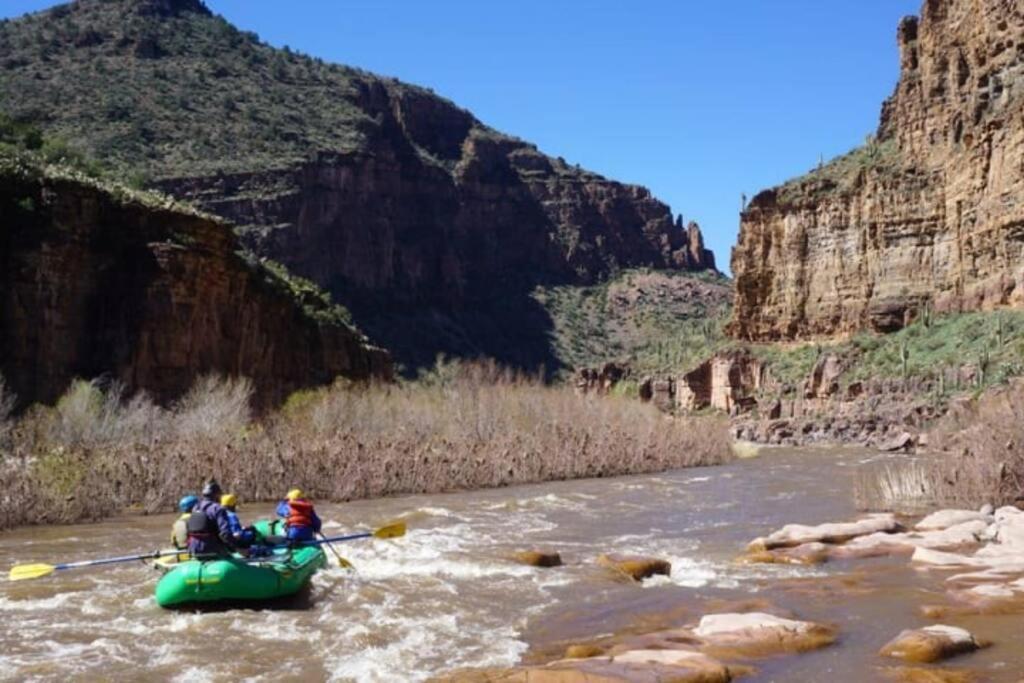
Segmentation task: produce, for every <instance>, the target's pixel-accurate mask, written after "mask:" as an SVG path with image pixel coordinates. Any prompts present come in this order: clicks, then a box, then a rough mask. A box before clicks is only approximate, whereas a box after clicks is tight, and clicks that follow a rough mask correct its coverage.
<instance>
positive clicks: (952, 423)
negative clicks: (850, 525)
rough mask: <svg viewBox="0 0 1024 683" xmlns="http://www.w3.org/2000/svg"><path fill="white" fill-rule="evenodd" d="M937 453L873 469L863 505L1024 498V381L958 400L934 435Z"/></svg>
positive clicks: (861, 490)
mask: <svg viewBox="0 0 1024 683" xmlns="http://www.w3.org/2000/svg"><path fill="white" fill-rule="evenodd" d="M929 444H930V450H931V451H933V452H932V453H930V454H928V455H927V456H926V457H924V458H922V459H920V460H918V461H917V462H915V463H907V464H903V465H900V466H893V467H891V468H888V469H889V471H884V470H883V471H876V472H873V473H868V474H867V475H866V477H865V479H867V481H862V482H861V483H859V485H858V502H859V503H861V505H862V506H863V507H872V508H878V507H886V506H887V507H888V508H889V509H896V510H901V511H902V510H903V509H905V508H907V507H913V506H914V505H915V503H920V502H921V501H930V506H931V507H936V506H939V507H966V508H976V507H978V506H981V505H984V504H987V503H990V504H993V505H997V506H998V505H1008V504H1012V503H1014V502H1016V501H1018V500H1020V499H1022V498H1024V380H1014V381H1012V382H1011V383H1010V384H1009V385H1008V386H1003V387H997V388H995V389H991V390H989V391H987V392H985V393H984V394H982V395H981V396H979V397H977V398H972V399H961V400H958V401H954V402H953V403H952V404H951V405H950V408H949V411H948V412H947V413H946V415H945V416H944V417H943V418H942V419H940V420H939V421H938V423H937V424H936V425H935V427H934V428H933V429H932V431H931V432H930V434H929Z"/></svg>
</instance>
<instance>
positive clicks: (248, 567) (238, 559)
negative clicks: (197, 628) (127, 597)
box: [156, 522, 327, 607]
mask: <svg viewBox="0 0 1024 683" xmlns="http://www.w3.org/2000/svg"><path fill="white" fill-rule="evenodd" d="M254 526H255V528H256V534H257V537H258V538H260V537H262V538H266V537H267V536H270V535H273V534H274V533H275V532H276V531H277V530H276V529H274V528H273V527H274V523H271V522H256V524H255V525H254ZM326 565H327V557H326V555H324V552H323V550H321V549H320V546H305V547H300V548H277V549H275V550H274V553H273V554H272V555H269V556H267V557H260V558H251V559H250V558H245V557H242V556H239V555H233V556H231V557H225V558H218V559H215V560H186V561H184V562H178V563H176V564H169V565H167V566H166V573H165V574H164V575H163V576H162V577H161V578H160V581H159V582H158V583H157V584H156V602H157V604H158V605H160V606H161V607H174V606H177V605H187V604H195V603H211V602H228V601H231V602H234V601H254V602H259V601H267V600H273V599H274V598H282V597H286V596H289V595H294V594H295V593H297V592H299V590H301V589H302V587H303V586H305V585H306V584H307V583H308V582H309V580H310V579H311V578H312V576H313V574H315V573H316V570H318V569H322V568H323V567H325V566H326Z"/></svg>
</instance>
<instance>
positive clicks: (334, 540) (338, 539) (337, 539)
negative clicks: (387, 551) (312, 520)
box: [302, 531, 373, 545]
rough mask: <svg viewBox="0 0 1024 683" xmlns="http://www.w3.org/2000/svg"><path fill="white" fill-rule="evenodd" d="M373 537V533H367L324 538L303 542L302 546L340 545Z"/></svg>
mask: <svg viewBox="0 0 1024 683" xmlns="http://www.w3.org/2000/svg"><path fill="white" fill-rule="evenodd" d="M371 536H373V532H372V531H367V532H364V533H361V534H349V535H347V536H330V537H327V536H324V537H323V538H320V539H317V540H315V541H303V543H302V545H323V544H325V543H328V544H330V543H340V542H341V541H354V540H356V539H357V538H369V537H371Z"/></svg>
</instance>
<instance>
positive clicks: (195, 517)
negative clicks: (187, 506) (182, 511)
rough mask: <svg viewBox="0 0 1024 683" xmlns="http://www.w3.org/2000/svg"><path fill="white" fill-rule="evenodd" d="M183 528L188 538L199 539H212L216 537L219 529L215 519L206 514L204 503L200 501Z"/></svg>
mask: <svg viewBox="0 0 1024 683" xmlns="http://www.w3.org/2000/svg"><path fill="white" fill-rule="evenodd" d="M185 529H186V531H187V532H188V537H189V538H195V539H197V540H200V541H212V540H214V539H216V538H218V533H219V531H220V530H219V529H218V528H217V520H215V519H213V518H212V517H210V516H209V515H207V514H206V505H203V504H202V503H200V504H199V505H197V506H196V509H195V510H193V511H192V514H191V515H189V516H188V521H187V522H185Z"/></svg>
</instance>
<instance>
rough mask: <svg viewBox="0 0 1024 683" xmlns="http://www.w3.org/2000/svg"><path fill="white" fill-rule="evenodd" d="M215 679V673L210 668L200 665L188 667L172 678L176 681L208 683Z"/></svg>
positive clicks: (181, 682) (180, 682)
mask: <svg viewBox="0 0 1024 683" xmlns="http://www.w3.org/2000/svg"><path fill="white" fill-rule="evenodd" d="M213 680H215V679H214V677H213V674H212V673H211V672H210V671H209V670H208V669H203V668H200V667H198V666H190V667H186V668H185V669H184V670H182V672H181V673H179V674H178V675H177V676H174V677H172V678H171V681H173V682H174V683H206V682H207V681H213Z"/></svg>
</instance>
